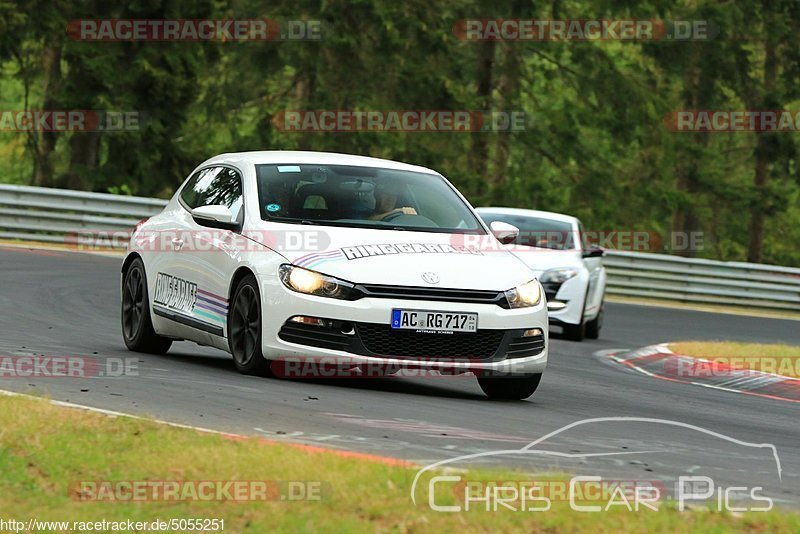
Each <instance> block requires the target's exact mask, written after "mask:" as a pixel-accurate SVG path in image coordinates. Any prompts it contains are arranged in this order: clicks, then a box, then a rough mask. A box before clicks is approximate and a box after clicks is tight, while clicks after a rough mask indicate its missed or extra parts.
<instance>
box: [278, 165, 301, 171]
mask: <svg viewBox="0 0 800 534" xmlns="http://www.w3.org/2000/svg"><path fill="white" fill-rule="evenodd" d="M278 172H300V166H299V165H278Z"/></svg>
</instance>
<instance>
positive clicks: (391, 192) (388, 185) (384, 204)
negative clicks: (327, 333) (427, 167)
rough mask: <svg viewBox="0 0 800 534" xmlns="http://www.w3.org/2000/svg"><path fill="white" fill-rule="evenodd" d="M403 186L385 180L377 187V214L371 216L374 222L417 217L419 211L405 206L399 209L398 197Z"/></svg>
mask: <svg viewBox="0 0 800 534" xmlns="http://www.w3.org/2000/svg"><path fill="white" fill-rule="evenodd" d="M401 187H402V186H401V185H400V184H397V183H395V182H392V181H390V180H383V181H381V182H380V183H378V184H376V185H375V214H374V215H372V216H370V219H371V220H373V221H382V220H384V219H388V218H390V217H397V216H399V215H417V210H415V209H414V208H411V207H408V206H404V207H401V208H398V207H397V197H398V196H399V194H400V189H401Z"/></svg>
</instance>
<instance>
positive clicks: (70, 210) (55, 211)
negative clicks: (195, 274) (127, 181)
mask: <svg viewBox="0 0 800 534" xmlns="http://www.w3.org/2000/svg"><path fill="white" fill-rule="evenodd" d="M165 205H166V201H164V200H159V199H153V198H143V197H129V196H121V195H110V194H104V193H85V192H80V191H70V190H65V189H50V188H43V187H30V186H20V185H3V184H0V238H6V239H26V240H32V241H49V242H60V243H64V242H66V241H69V239H70V238H74V237H76V236H77V235H78V234H79V233H81V232H83V233H82V234H81V235H82V240H81V243H86V241H85V239H86V236H87V235H91V234H90V232H91V231H95V232H114V233H115V235H117V236H119V235H120V234H121V235H122V236H125V235H126V234H127V233H128V232H130V231H131V230H132V229H133V227H134V226H135V225H136V223H137V222H138V221H139V220H141V219H143V218H145V217H149V216H152V215H155V214H157V213H158V212H160V211H161V210H162V209H163V207H164V206H165ZM124 241H125V240H124V239H120V240H117V241H116V243H108V242H107V241H106V242H105V243H104V244H112V245H113V244H116V245H119V244H120V243H123V242H124ZM604 263H605V266H606V269H607V271H608V285H607V293H608V294H609V295H621V296H629V297H638V298H647V299H660V300H669V301H680V302H687V303H701V304H721V305H733V306H743V307H748V308H761V309H768V310H783V311H800V269H794V268H789V267H778V266H771V265H760V264H753V263H738V262H721V261H714V260H702V259H689V258H682V257H679V256H669V255H666V254H649V253H641V252H622V251H608V252H607V254H606V256H605V258H604Z"/></svg>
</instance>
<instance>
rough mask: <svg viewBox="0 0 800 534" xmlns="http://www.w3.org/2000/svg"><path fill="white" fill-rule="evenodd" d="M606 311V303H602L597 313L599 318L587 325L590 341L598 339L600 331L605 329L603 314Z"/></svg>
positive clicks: (587, 334) (587, 335)
mask: <svg viewBox="0 0 800 534" xmlns="http://www.w3.org/2000/svg"><path fill="white" fill-rule="evenodd" d="M604 311H605V303H604V302H600V311H599V312H597V317H595V318H594V319H592V320H591V321H589V322H588V323H586V337H587V338H589V339H597V338H599V337H600V329H601V328H603V313H604Z"/></svg>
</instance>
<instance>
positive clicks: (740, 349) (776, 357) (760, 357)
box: [669, 341, 800, 378]
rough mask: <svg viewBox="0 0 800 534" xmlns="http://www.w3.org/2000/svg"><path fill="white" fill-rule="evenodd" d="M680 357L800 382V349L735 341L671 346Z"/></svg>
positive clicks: (696, 342)
mask: <svg viewBox="0 0 800 534" xmlns="http://www.w3.org/2000/svg"><path fill="white" fill-rule="evenodd" d="M669 348H670V350H671V351H672V352H674V353H676V354H682V355H684V356H692V357H695V358H704V359H706V360H709V361H713V362H716V363H720V364H724V365H728V366H730V367H734V368H736V369H748V370H755V371H763V372H765V373H773V374H776V375H783V376H790V377H793V378H800V347H798V346H794V345H778V344H764V343H736V342H732V341H683V342H679V343H670V344H669Z"/></svg>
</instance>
